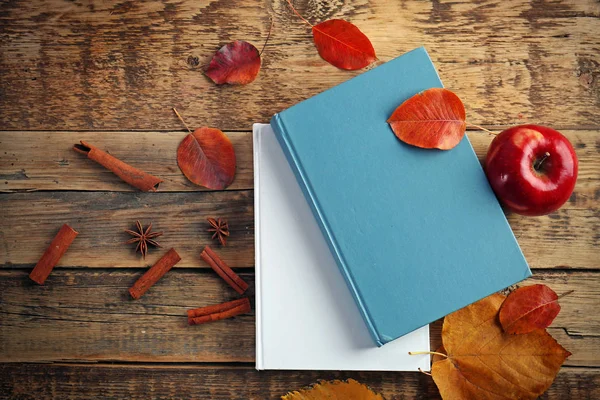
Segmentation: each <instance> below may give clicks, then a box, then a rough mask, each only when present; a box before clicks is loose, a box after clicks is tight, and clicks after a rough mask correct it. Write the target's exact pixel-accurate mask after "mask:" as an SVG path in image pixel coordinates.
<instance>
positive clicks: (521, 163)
mask: <svg viewBox="0 0 600 400" xmlns="http://www.w3.org/2000/svg"><path fill="white" fill-rule="evenodd" d="M577 169H578V161H577V156H576V155H575V150H573V146H571V143H570V142H569V140H568V139H567V138H566V137H564V136H563V135H562V134H561V133H560V132H558V131H555V130H554V129H552V128H548V127H545V126H539V125H519V126H515V127H512V128H510V129H507V130H505V131H503V132H501V133H500V134H499V135H498V136H496V137H495V138H494V140H493V141H492V143H491V144H490V148H489V149H488V153H487V156H486V159H485V172H486V175H487V178H488V180H489V182H490V185H491V186H492V189H493V190H494V192H495V193H496V196H497V197H498V200H500V202H501V203H503V204H504V206H505V207H506V208H507V209H509V210H511V211H514V212H516V213H518V214H522V215H533V216H535V215H545V214H549V213H551V212H553V211H556V210H558V209H559V208H560V206H562V205H563V204H564V203H565V202H566V201H567V200H568V199H569V197H570V196H571V193H572V192H573V188H574V187H575V182H576V181H577Z"/></svg>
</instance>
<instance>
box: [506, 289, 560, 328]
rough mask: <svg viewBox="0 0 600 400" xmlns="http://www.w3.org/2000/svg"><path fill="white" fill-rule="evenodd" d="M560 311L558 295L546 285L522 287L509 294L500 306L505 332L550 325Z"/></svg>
mask: <svg viewBox="0 0 600 400" xmlns="http://www.w3.org/2000/svg"><path fill="white" fill-rule="evenodd" d="M559 311H560V305H559V304H558V296H557V295H556V293H554V290H552V289H550V288H549V287H548V286H546V285H539V284H538V285H531V286H525V287H521V288H519V289H517V290H515V291H514V292H512V293H511V294H509V295H508V297H507V298H506V300H505V301H504V303H502V307H501V308H500V314H499V317H500V324H501V325H502V329H504V332H507V333H511V334H523V333H527V332H531V331H533V330H535V329H544V328H547V327H548V326H550V324H551V323H552V321H554V318H556V316H557V315H558V312H559Z"/></svg>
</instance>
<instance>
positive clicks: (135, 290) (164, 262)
mask: <svg viewBox="0 0 600 400" xmlns="http://www.w3.org/2000/svg"><path fill="white" fill-rule="evenodd" d="M179 261H181V257H179V254H177V252H176V251H175V249H171V250H169V251H168V252H167V254H165V255H164V256H162V257H161V259H160V260H158V261H157V262H156V264H154V265H153V266H152V268H150V269H149V270H148V271H146V273H145V274H144V275H142V276H141V277H140V279H138V280H137V281H136V282H135V283H134V284H133V286H132V287H130V288H129V294H131V297H133V298H134V299H139V298H140V297H142V295H143V294H144V293H146V291H147V290H148V289H150V288H151V287H152V285H154V284H155V283H156V282H158V281H159V280H160V278H162V277H163V275H164V274H166V273H167V272H169V270H170V269H171V268H173V266H174V265H175V264H177V263H178V262H179Z"/></svg>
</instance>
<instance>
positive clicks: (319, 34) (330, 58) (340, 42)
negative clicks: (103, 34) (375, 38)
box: [287, 0, 377, 70]
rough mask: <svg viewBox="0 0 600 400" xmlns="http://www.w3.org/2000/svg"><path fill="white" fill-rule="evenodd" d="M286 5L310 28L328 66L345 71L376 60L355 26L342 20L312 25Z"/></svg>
mask: <svg viewBox="0 0 600 400" xmlns="http://www.w3.org/2000/svg"><path fill="white" fill-rule="evenodd" d="M287 3H288V4H289V6H290V7H291V8H292V10H293V11H294V13H295V14H296V15H297V16H298V17H299V18H300V19H301V20H302V21H304V23H306V24H307V25H310V26H311V28H312V34H313V40H314V42H315V46H316V48H317V51H318V52H319V55H320V56H321V57H322V58H323V59H324V60H325V61H327V62H328V63H329V64H331V65H333V66H335V67H338V68H340V69H346V70H356V69H361V68H364V67H366V66H368V65H369V64H371V63H373V62H374V61H375V60H377V56H376V55H375V49H374V48H373V45H372V44H371V41H370V40H369V38H368V37H367V35H365V34H364V33H362V32H361V30H360V29H358V27H356V25H354V24H352V23H350V22H348V21H345V20H343V19H330V20H327V21H324V22H321V23H320V24H317V25H313V24H311V23H310V22H308V20H306V19H305V18H304V17H303V16H302V15H300V13H299V12H298V11H297V10H296V9H295V8H294V6H293V5H292V3H291V1H290V0H287Z"/></svg>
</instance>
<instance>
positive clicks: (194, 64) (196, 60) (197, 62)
mask: <svg viewBox="0 0 600 400" xmlns="http://www.w3.org/2000/svg"><path fill="white" fill-rule="evenodd" d="M187 63H188V65H189V66H190V67H197V66H198V65H200V59H199V58H198V57H194V56H189V57H188V58H187Z"/></svg>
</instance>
